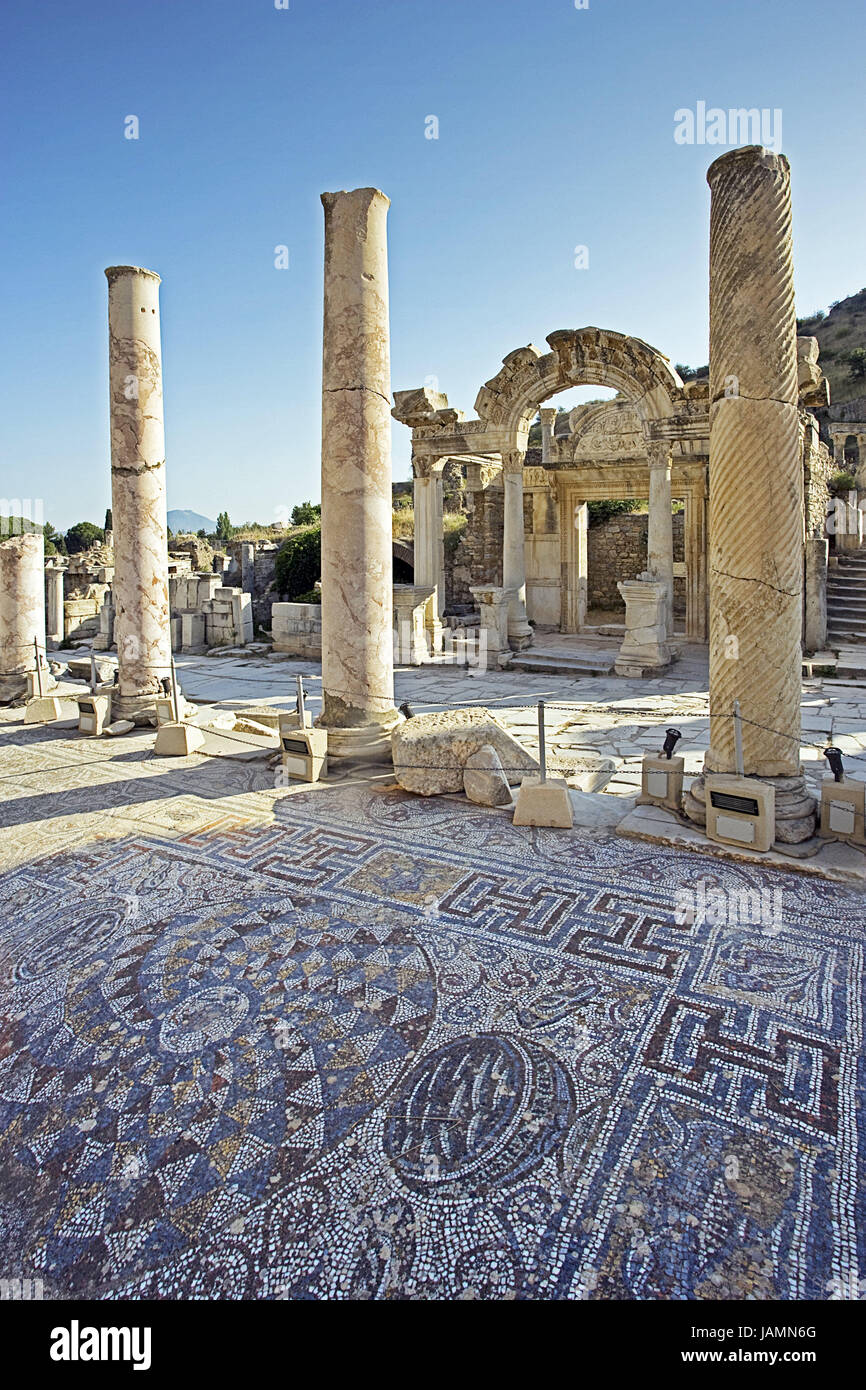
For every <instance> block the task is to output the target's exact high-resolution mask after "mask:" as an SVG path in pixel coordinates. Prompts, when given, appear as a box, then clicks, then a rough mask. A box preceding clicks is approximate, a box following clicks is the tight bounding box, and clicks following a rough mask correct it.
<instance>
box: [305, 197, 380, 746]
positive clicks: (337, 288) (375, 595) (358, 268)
mask: <svg viewBox="0 0 866 1390" xmlns="http://www.w3.org/2000/svg"><path fill="white" fill-rule="evenodd" d="M322 204H323V206H324V209H325V314H324V351H323V368H322V690H323V695H322V713H321V715H320V716H319V719H318V723H319V725H320V726H321V727H322V728H325V729H327V730H328V757H329V758H350V757H378V756H382V755H385V756H387V755H388V754H389V752H390V734H391V731H392V729H394V727H395V726H396V725H397V724H398V723H399V722H400V715H399V713H398V711H397V710H396V709H395V708H394V653H393V637H392V585H393V564H392V551H391V514H392V501H391V413H390V410H391V379H390V378H391V369H390V351H389V327H388V247H387V235H386V223H387V215H388V208H389V206H390V203H389V200H388V199H387V198H386V197H385V194H384V193H381V192H380V191H379V190H378V189H377V188H356V189H354V190H353V191H352V192H349V193H346V192H340V193H323V194H322Z"/></svg>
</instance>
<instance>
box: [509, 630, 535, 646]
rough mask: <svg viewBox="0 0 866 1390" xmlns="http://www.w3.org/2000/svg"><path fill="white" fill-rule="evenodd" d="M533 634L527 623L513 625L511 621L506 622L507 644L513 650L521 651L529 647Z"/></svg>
mask: <svg viewBox="0 0 866 1390" xmlns="http://www.w3.org/2000/svg"><path fill="white" fill-rule="evenodd" d="M534 636H535V634H534V632H533V630H532V628H531V627H530V626H529V623H515V624H514V626H513V627H512V625H511V623H509V624H508V645H509V647H510V648H511V650H512V651H513V652H522V651H523V650H524V649H525V648H526V647H531V646H532V639H533V637H534Z"/></svg>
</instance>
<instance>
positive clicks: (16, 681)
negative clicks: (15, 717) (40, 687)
mask: <svg viewBox="0 0 866 1390" xmlns="http://www.w3.org/2000/svg"><path fill="white" fill-rule="evenodd" d="M26 694H27V676H26V674H25V673H24V672H22V673H21V674H20V675H14V676H0V704H11V702H12V701H13V700H23V699H24V697H25V695H26Z"/></svg>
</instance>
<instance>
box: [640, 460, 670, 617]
mask: <svg viewBox="0 0 866 1390" xmlns="http://www.w3.org/2000/svg"><path fill="white" fill-rule="evenodd" d="M647 456H648V462H649V517H648V520H647V570H648V571H649V573H650V574H651V575H652V576H653V578H654V579H655V580H656V582H657V583H659V584H661V586H662V588H663V589H664V594H665V625H666V628H667V635H668V637H672V636H673V631H674V532H673V519H672V516H671V446H670V444H667V443H650V444H648V445H647Z"/></svg>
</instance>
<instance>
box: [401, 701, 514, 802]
mask: <svg viewBox="0 0 866 1390" xmlns="http://www.w3.org/2000/svg"><path fill="white" fill-rule="evenodd" d="M485 745H489V746H490V747H491V748H492V749H493V750H494V752H495V753H496V754H497V755H498V757H499V761H500V763H501V764H502V770H503V772H504V774H505V777H506V778H507V780H508V781H509V782H510V783H516V782H519V781H520V779H521V778H522V777H524V776H525V775H526V774H527V773H531V772H537V771H538V762H537V761H536V759H535V758H534V757H533V756H532V754H531V753H528V752H527V750H526V749H525V748H524V747H523V744H522V743H518V741H517V739H516V738H514V737H513V735H511V734H510V733H509V732H508V730H507V729H506V728H504V726H503V725H502V724H500V723H499V721H498V720H497V718H496V716H495V715H494V714H492V713H491V711H490V710H488V709H483V708H482V709H454V710H444V711H442V712H441V713H438V714H419V715H416V716H415V718H414V719H407V720H406V722H405V723H404V724H400V725H399V726H398V727H397V728H396V729H395V730H394V732H393V734H392V735H391V750H392V754H393V758H394V773H395V775H396V778H397V781H398V782H399V784H400V786H401V787H403V788H405V790H406V791H409V792H416V793H417V794H418V795H419V796H439V795H441V794H442V793H444V792H459V791H461V790H462V788H463V774H464V769H465V767H466V764H467V762H468V761H469V759H470V758H471V757H472V756H473V754H475V753H478V752H479V751H480V750H481V749H482V748H484V747H485Z"/></svg>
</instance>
